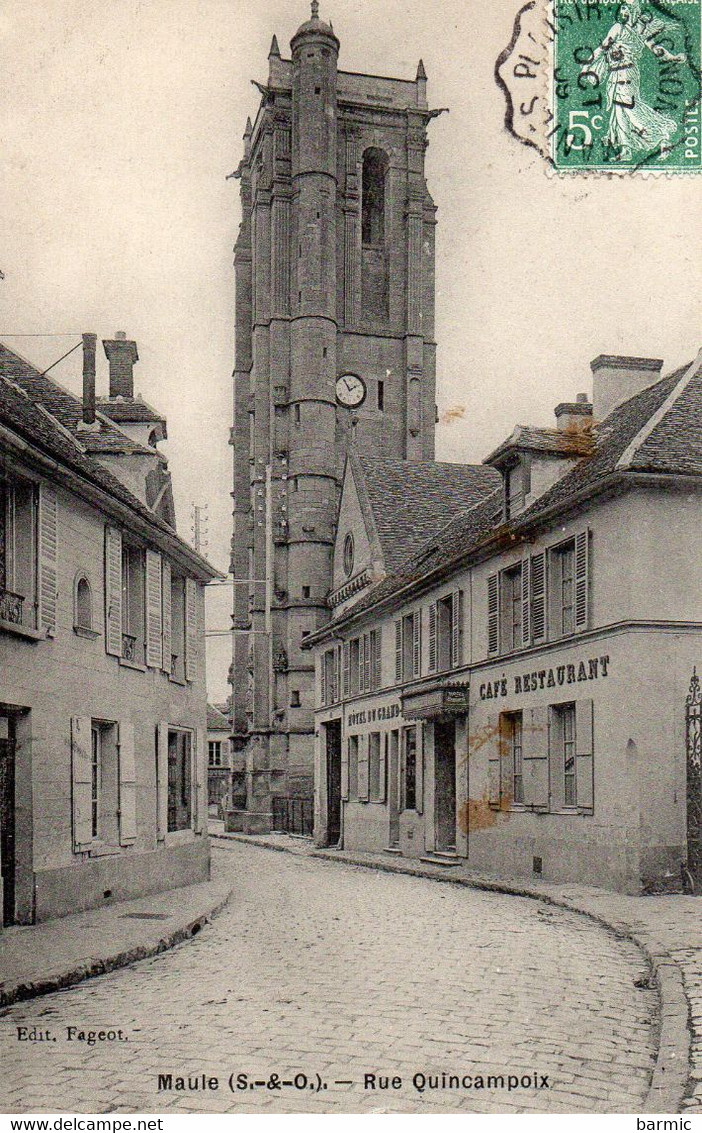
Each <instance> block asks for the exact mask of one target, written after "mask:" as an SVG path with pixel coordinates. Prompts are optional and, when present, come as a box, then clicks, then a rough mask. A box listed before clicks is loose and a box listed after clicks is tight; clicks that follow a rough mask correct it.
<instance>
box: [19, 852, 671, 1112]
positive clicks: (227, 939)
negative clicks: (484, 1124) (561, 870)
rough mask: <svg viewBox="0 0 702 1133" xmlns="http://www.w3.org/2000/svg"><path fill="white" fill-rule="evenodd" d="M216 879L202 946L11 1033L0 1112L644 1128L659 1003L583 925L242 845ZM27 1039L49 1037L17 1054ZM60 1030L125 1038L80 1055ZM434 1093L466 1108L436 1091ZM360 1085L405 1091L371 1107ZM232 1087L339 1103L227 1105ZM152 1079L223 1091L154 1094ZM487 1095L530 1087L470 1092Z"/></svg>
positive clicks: (76, 991) (68, 1000) (77, 1042)
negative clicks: (592, 1122)
mask: <svg viewBox="0 0 702 1133" xmlns="http://www.w3.org/2000/svg"><path fill="white" fill-rule="evenodd" d="M213 873H214V875H215V876H221V877H223V878H224V879H226V880H228V881H230V882H231V883H232V884H233V886H234V892H233V895H232V899H231V902H230V904H229V906H228V907H227V908H226V909H225V910H224V911H223V912H222V913H221V914H220V915H219V917H218V918H217V919H216V920H215V921H214V923H213V924H211V925H209V926H208V927H207V928H206V929H205V930H204V931H203V932H202V933H200V935H199V936H197V937H196V938H195V939H194V940H192V941H191V942H188V943H186V944H184V945H181V946H179V947H178V948H176V949H174V950H173V951H171V952H168V953H165V954H163V955H160V956H156V957H154V958H152V959H150V960H145V961H142V962H141V963H139V964H136V965H133V966H132V967H130V968H126V969H123V970H121V971H118V972H114V973H112V974H110V975H106V976H102V977H99V978H97V979H93V980H90V981H88V982H87V983H84V984H82V985H80V986H78V987H75V988H71V989H69V990H67V991H64V992H59V993H56V994H52V995H49V996H45V997H42V998H39V999H35V1000H33V1001H30V1002H27V1003H22V1004H18V1005H16V1006H14V1007H11V1008H9V1009H7V1010H6V1011H5V1012H4V1013H3V1016H2V1019H1V1020H0V1064H1V1065H2V1068H3V1074H2V1084H1V1085H0V1110H2V1111H3V1112H12V1113H23V1112H24V1113H27V1112H47V1111H48V1112H51V1111H57V1110H58V1111H63V1112H72V1111H75V1112H103V1113H104V1112H148V1113H161V1112H167V1111H177V1112H209V1111H212V1112H221V1111H227V1112H259V1111H261V1112H264V1111H267V1112H279V1113H288V1112H294V1111H298V1110H299V1111H309V1112H318V1113H324V1112H372V1111H377V1112H429V1111H437V1112H451V1111H454V1112H468V1111H473V1112H512V1111H515V1112H519V1111H530V1112H555V1111H572V1112H584V1113H593V1112H632V1111H634V1112H635V1111H637V1109H638V1110H640V1108H641V1103H642V1100H643V1098H644V1097H645V1094H646V1090H647V1087H648V1083H649V1079H650V1072H651V1067H652V1063H653V1057H654V1053H655V1037H656V1018H655V1011H656V996H655V994H654V992H653V991H650V990H648V989H647V988H646V987H643V988H640V987H636V986H635V981H636V980H640V979H641V977H645V975H646V966H645V963H644V960H643V957H642V955H641V953H640V952H639V951H638V949H637V948H636V947H635V946H634V945H633V944H629V943H626V942H622V941H620V940H618V939H616V938H615V937H614V936H613V935H611V934H609V933H608V932H607V931H606V930H605V929H603V928H602V927H600V926H598V925H597V924H595V923H594V922H592V921H590V920H589V919H587V918H585V917H581V916H578V915H576V914H571V913H569V912H566V911H562V910H559V909H555V908H549V907H546V906H542V905H540V904H539V903H538V902H537V901H531V900H529V899H526V898H522V897H512V896H507V895H503V894H498V893H485V892H480V891H475V890H468V889H464V888H454V887H453V886H446V885H439V884H436V883H435V882H433V881H430V880H425V879H422V878H415V877H409V876H400V875H393V874H386V873H376V872H372V871H369V870H366V869H361V868H356V867H353V866H349V865H341V864H333V863H329V862H326V861H321V860H318V859H311V858H306V857H295V856H292V855H289V854H280V853H272V852H270V851H269V850H265V849H260V848H257V847H255V846H244V845H241V844H239V843H232V844H231V845H227V846H226V848H224V849H217V848H213ZM18 1027H27V1028H33V1027H35V1028H37V1030H38V1032H40V1033H44V1034H46V1032H47V1031H48V1032H49V1037H48V1038H46V1037H45V1038H44V1039H43V1040H42V1041H35V1042H30V1041H18V1037H17V1036H18ZM67 1027H75V1028H77V1029H78V1032H88V1031H91V1030H92V1031H100V1030H107V1029H112V1030H114V1031H119V1030H121V1031H122V1032H123V1035H124V1038H123V1039H120V1038H118V1037H116V1038H115V1039H114V1040H112V1041H109V1040H102V1041H98V1042H95V1044H94V1045H89V1043H88V1042H87V1041H82V1040H81V1039H80V1038H79V1037H76V1038H74V1039H73V1040H72V1041H68V1039H67V1033H66V1028H67ZM443 1072H445V1073H446V1074H447V1075H459V1076H460V1077H461V1078H463V1077H464V1076H467V1075H468V1076H470V1079H471V1080H472V1082H473V1087H472V1088H471V1087H469V1086H459V1088H449V1089H443V1090H440V1089H432V1088H429V1082H432V1083H433V1082H434V1081H435V1076H436V1075H439V1076H440V1075H441V1074H442V1073H443ZM367 1073H368V1074H370V1073H375V1074H377V1075H383V1076H388V1075H389V1076H390V1077H393V1076H395V1075H399V1076H401V1078H402V1087H401V1088H400V1089H397V1090H385V1091H382V1092H381V1091H378V1090H376V1091H370V1090H364V1088H363V1081H364V1074H367ZM231 1074H234V1075H238V1074H248V1075H249V1076H250V1078H251V1079H253V1080H262V1079H263V1078H266V1079H268V1078H269V1077H270V1075H271V1074H278V1075H279V1076H280V1079H281V1080H284V1081H291V1080H292V1079H293V1078H294V1076H295V1075H296V1074H304V1075H307V1076H308V1077H309V1078H310V1079H311V1080H313V1082H314V1081H316V1076H317V1075H319V1076H320V1079H321V1080H322V1081H323V1082H325V1083H327V1088H326V1089H324V1090H322V1092H320V1093H317V1092H314V1091H313V1090H312V1089H310V1088H307V1089H304V1090H297V1089H296V1088H295V1087H294V1086H284V1087H283V1088H282V1089H281V1090H279V1091H278V1090H270V1089H267V1088H265V1087H256V1088H254V1089H245V1090H242V1091H237V1092H234V1093H232V1092H231V1091H230V1089H229V1085H228V1079H229V1076H230V1075H231ZM415 1074H422V1075H425V1076H426V1078H427V1083H428V1084H427V1088H426V1089H425V1091H424V1092H423V1093H420V1092H419V1091H418V1090H417V1089H416V1088H415V1086H414V1085H413V1084H412V1079H413V1076H414V1075H415ZM159 1075H173V1083H174V1085H175V1079H176V1077H178V1076H182V1077H185V1078H186V1079H187V1078H188V1077H190V1078H191V1079H200V1081H201V1076H202V1075H205V1076H206V1077H207V1078H210V1077H216V1078H218V1079H219V1089H218V1090H205V1091H203V1090H202V1089H200V1090H197V1091H194V1092H193V1091H185V1092H183V1091H178V1092H177V1091H175V1090H172V1091H163V1090H162V1091H160V1092H159V1089H158V1076H159ZM479 1075H483V1076H484V1077H485V1078H487V1076H488V1075H503V1076H504V1077H505V1082H507V1077H508V1075H514V1076H517V1077H518V1078H520V1079H521V1078H522V1077H525V1078H527V1077H529V1078H531V1081H532V1082H533V1080H534V1077H536V1079H537V1087H536V1088H534V1087H533V1085H530V1086H529V1087H528V1088H521V1087H520V1088H518V1089H514V1090H512V1091H511V1092H509V1091H508V1090H507V1089H506V1088H505V1089H499V1088H498V1089H495V1088H490V1089H488V1088H486V1087H484V1088H479V1087H478V1088H476V1087H477V1083H476V1078H477V1077H478V1076H479ZM429 1076H431V1079H430V1078H429ZM542 1076H545V1077H547V1079H548V1086H549V1088H545V1086H544V1085H543V1083H542V1081H541V1079H542ZM299 1081H300V1082H301V1081H302V1080H301V1079H300V1080H299ZM339 1081H344V1082H349V1083H351V1084H347V1085H337V1084H335V1083H337V1082H339ZM420 1081H421V1079H420Z"/></svg>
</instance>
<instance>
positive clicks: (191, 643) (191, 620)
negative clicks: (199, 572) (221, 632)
mask: <svg viewBox="0 0 702 1133" xmlns="http://www.w3.org/2000/svg"><path fill="white" fill-rule="evenodd" d="M197 645H198V642H197V583H196V582H195V580H194V579H192V578H186V580H185V679H186V681H194V680H195V677H196V676H197V663H198V656H197Z"/></svg>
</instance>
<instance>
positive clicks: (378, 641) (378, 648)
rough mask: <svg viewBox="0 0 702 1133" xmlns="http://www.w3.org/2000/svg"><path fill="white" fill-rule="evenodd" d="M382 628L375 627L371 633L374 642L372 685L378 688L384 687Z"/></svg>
mask: <svg viewBox="0 0 702 1133" xmlns="http://www.w3.org/2000/svg"><path fill="white" fill-rule="evenodd" d="M382 640H383V638H382V630H380V629H374V630H373V633H372V634H371V641H372V644H373V680H372V687H373V688H374V689H378V688H381V687H382V683H383V682H382V673H381V665H382Z"/></svg>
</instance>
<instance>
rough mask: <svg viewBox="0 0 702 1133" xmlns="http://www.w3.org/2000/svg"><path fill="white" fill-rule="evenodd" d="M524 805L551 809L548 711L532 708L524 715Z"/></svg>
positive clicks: (533, 808) (539, 809)
mask: <svg viewBox="0 0 702 1133" xmlns="http://www.w3.org/2000/svg"><path fill="white" fill-rule="evenodd" d="M522 775H523V782H524V805H525V806H528V807H530V808H531V809H532V810H538V811H547V810H548V809H549V710H548V708H532V709H529V710H527V711H525V712H524V713H523V715H522Z"/></svg>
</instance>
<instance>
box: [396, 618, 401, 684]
mask: <svg viewBox="0 0 702 1133" xmlns="http://www.w3.org/2000/svg"><path fill="white" fill-rule="evenodd" d="M395 683H396V684H398V685H399V684H401V683H402V622H401V621H397V622H395Z"/></svg>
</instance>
